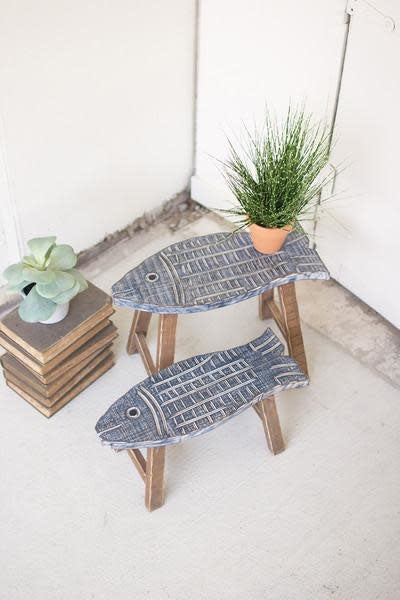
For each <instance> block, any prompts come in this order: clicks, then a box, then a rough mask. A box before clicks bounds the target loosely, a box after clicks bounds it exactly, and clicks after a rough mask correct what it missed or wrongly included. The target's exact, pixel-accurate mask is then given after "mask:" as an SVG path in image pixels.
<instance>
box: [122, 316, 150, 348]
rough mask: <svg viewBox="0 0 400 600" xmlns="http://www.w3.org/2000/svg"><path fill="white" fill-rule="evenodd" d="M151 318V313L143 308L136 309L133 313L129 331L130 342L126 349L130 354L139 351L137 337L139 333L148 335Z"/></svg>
mask: <svg viewBox="0 0 400 600" xmlns="http://www.w3.org/2000/svg"><path fill="white" fill-rule="evenodd" d="M150 319H151V313H149V312H144V311H142V310H135V314H134V315H133V319H132V325H131V329H130V331H129V336H128V342H127V344H126V351H127V353H128V354H135V352H138V351H139V348H138V346H137V343H136V341H135V337H136V335H137V334H142V335H144V337H146V335H147V331H148V329H149V325H150Z"/></svg>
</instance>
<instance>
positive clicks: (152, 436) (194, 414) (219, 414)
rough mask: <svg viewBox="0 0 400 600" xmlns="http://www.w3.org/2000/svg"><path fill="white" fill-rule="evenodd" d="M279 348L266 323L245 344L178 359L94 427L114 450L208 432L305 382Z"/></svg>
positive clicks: (130, 393)
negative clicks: (263, 327)
mask: <svg viewBox="0 0 400 600" xmlns="http://www.w3.org/2000/svg"><path fill="white" fill-rule="evenodd" d="M283 349H284V348H283V345H282V343H281V342H280V340H279V339H278V338H277V336H276V335H275V334H274V333H273V331H272V330H271V329H269V328H268V329H267V330H266V331H265V332H264V333H263V334H262V335H261V336H260V337H258V338H257V339H255V340H253V341H252V342H249V343H248V344H245V345H244V346H237V347H236V348H231V349H228V350H221V351H219V352H211V353H209V354H202V355H198V356H193V357H192V358H188V359H186V360H182V361H180V362H177V363H175V364H173V365H171V366H170V367H167V368H166V369H163V370H161V371H159V372H158V373H156V374H155V375H152V376H151V377H148V378H147V379H145V380H144V381H142V382H141V383H139V384H137V385H135V386H134V387H133V388H131V389H130V390H129V391H128V392H126V394H124V395H123V396H121V398H119V399H118V400H117V401H116V402H115V403H114V404H112V405H111V407H110V408H109V409H108V410H107V412H106V413H105V414H104V415H103V416H102V417H100V419H99V420H98V422H97V424H96V431H97V433H98V435H99V437H100V439H101V441H102V442H103V443H104V444H107V445H109V446H111V447H112V448H114V449H115V450H127V449H133V448H146V447H157V446H166V445H169V444H177V443H178V442H181V441H182V440H184V439H185V438H190V437H194V436H197V435H201V434H203V433H206V432H207V431H210V430H211V429H214V428H215V427H217V426H218V425H222V424H223V423H225V422H226V421H227V420H228V419H230V418H232V417H234V416H235V415H237V414H239V413H241V412H243V411H244V410H245V409H246V408H249V407H250V406H252V405H254V404H256V403H257V402H259V401H260V400H263V399H264V398H266V397H268V396H271V395H273V394H275V393H276V392H279V391H281V390H285V389H289V388H296V387H303V386H305V385H307V384H308V377H307V376H306V375H305V374H304V373H303V372H302V371H301V370H300V368H299V366H298V364H297V362H296V361H295V360H293V359H292V358H290V357H288V356H286V355H284V354H283Z"/></svg>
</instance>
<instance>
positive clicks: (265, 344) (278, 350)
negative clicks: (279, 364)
mask: <svg viewBox="0 0 400 600" xmlns="http://www.w3.org/2000/svg"><path fill="white" fill-rule="evenodd" d="M249 346H250V348H251V350H253V352H261V354H262V355H263V356H265V355H266V354H269V353H271V352H273V353H274V354H277V355H280V354H283V351H284V346H283V344H282V342H281V341H280V339H279V338H278V336H277V335H276V334H275V333H274V332H273V331H272V329H271V328H270V327H268V328H267V329H266V330H265V331H264V333H262V334H261V335H260V336H259V337H258V338H256V339H255V340H253V341H252V342H250V343H249Z"/></svg>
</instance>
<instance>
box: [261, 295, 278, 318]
mask: <svg viewBox="0 0 400 600" xmlns="http://www.w3.org/2000/svg"><path fill="white" fill-rule="evenodd" d="M273 299H274V290H273V289H272V290H268V291H266V292H263V293H262V294H261V296H258V314H259V317H260V319H261V320H264V319H271V318H272V313H271V310H270V308H269V306H268V302H271V300H273Z"/></svg>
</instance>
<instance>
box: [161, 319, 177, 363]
mask: <svg viewBox="0 0 400 600" xmlns="http://www.w3.org/2000/svg"><path fill="white" fill-rule="evenodd" d="M177 321H178V315H160V318H159V321H158V340H157V359H156V369H157V371H159V370H160V369H165V368H166V367H169V365H172V363H173V362H174V355H175V334H176V324H177Z"/></svg>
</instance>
